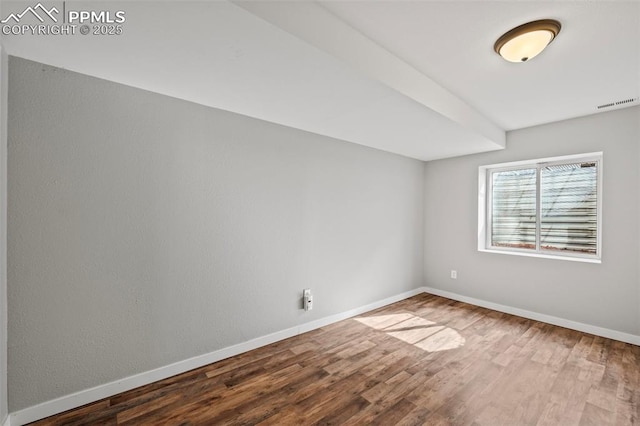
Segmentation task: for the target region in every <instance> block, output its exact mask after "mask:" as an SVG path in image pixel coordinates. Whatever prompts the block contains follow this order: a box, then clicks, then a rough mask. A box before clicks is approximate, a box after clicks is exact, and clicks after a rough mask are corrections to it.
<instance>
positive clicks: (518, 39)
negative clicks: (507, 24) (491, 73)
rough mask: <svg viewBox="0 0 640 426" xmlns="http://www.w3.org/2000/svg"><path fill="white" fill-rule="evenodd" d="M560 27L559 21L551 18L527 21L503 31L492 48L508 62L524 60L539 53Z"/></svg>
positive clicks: (554, 36)
mask: <svg viewBox="0 0 640 426" xmlns="http://www.w3.org/2000/svg"><path fill="white" fill-rule="evenodd" d="M561 27H562V26H561V25H560V22H558V21H556V20H553V19H542V20H540V21H533V22H528V23H526V24H523V25H520V26H519V27H515V28H514V29H512V30H510V31H507V32H506V33H504V34H503V35H502V36H501V37H500V38H499V39H498V41H496V43H495V44H494V45H493V50H495V51H496V53H497V54H498V55H500V56H502V57H503V58H504V59H506V60H507V61H509V62H526V61H528V60H529V59H531V58H534V57H536V56H537V55H538V54H540V52H542V51H543V50H544V49H545V47H547V46H548V45H549V43H551V42H552V41H553V39H554V38H556V36H557V35H558V33H559V32H560V28H561Z"/></svg>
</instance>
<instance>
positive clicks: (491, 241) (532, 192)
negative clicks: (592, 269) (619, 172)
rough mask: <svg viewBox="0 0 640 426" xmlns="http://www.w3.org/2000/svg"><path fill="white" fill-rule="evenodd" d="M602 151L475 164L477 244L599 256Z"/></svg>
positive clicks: (596, 258) (519, 251) (584, 257)
mask: <svg viewBox="0 0 640 426" xmlns="http://www.w3.org/2000/svg"><path fill="white" fill-rule="evenodd" d="M601 181H602V153H601V152H600V153H592V154H583V155H572V156H566V157H556V158H545V159H540V160H533V161H520V162H515V163H505V164H495V165H491V166H482V167H480V169H479V197H478V198H479V203H478V217H479V221H478V228H479V232H478V250H481V251H490V252H500V253H507V254H519V255H530V256H536V257H554V258H563V259H570V260H581V261H586V262H599V261H600V257H601V249H600V246H601V245H600V235H601V219H602V214H601V211H602V210H601V203H602V185H601Z"/></svg>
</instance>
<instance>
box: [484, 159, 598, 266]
mask: <svg viewBox="0 0 640 426" xmlns="http://www.w3.org/2000/svg"><path fill="white" fill-rule="evenodd" d="M602 159H603V154H602V152H591V153H587V154H576V155H565V156H561V157H549V158H540V159H536V160H526V161H513V162H509V163H500V164H491V165H488V166H480V167H479V168H478V251H481V252H487V253H500V254H508V255H516V256H529V257H540V258H545V259H562V260H571V261H577V262H588V263H602V198H603V197H602V196H603V194H602V175H603V167H602V163H603V161H602ZM586 162H595V163H597V168H598V175H597V183H596V185H597V199H596V206H597V207H596V209H597V215H598V217H597V227H598V230H597V242H596V254H595V255H594V254H581V253H563V252H558V253H549V252H547V251H541V250H540V220H541V216H542V206H541V204H542V203H541V202H540V197H541V194H540V170H541V169H542V168H543V167H546V166H552V165H558V164H567V163H586ZM525 168H531V169H537V170H538V177H537V179H536V249H535V250H532V249H521V248H512V247H495V246H492V245H491V223H492V220H491V219H492V218H491V206H492V205H493V200H492V193H493V188H492V182H491V174H492V173H493V172H502V171H508V170H520V169H525Z"/></svg>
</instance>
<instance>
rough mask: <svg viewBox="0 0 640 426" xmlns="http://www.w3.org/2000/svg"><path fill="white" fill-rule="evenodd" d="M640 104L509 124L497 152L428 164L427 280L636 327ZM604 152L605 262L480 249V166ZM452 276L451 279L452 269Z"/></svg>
mask: <svg viewBox="0 0 640 426" xmlns="http://www.w3.org/2000/svg"><path fill="white" fill-rule="evenodd" d="M639 123H640V107H634V108H627V109H623V110H618V111H612V112H607V113H602V114H597V115H592V116H587V117H583V118H578V119H574V120H568V121H562V122H558V123H553V124H548V125H543V126H537V127H532V128H528V129H523V130H517V131H512V132H509V133H508V134H507V149H506V150H504V151H500V152H493V153H487V154H480V155H473V156H466V157H459V158H453V159H448V160H441V161H434V162H429V163H427V164H426V166H425V185H426V186H425V200H426V205H425V235H426V237H425V284H426V285H427V286H430V287H434V288H437V289H440V290H446V291H450V292H454V293H457V294H460V295H463V296H467V297H474V298H477V299H482V300H485V301H489V302H494V303H500V304H503V305H507V306H511V307H516V308H521V309H527V310H530V311H533V312H537V313H542V314H547V315H553V316H556V317H560V318H564V319H569V320H573V321H578V322H582V323H585V324H590V325H595V326H600V327H605V328H609V329H612V330H617V331H622V332H626V333H632V334H636V335H637V334H640V317H639V312H640V309H639V308H640V299H639V297H640V296H639V287H640V283H639V270H638V265H640V262H638V259H639V255H640V253H639V241H640V239H639V238H638V236H639V232H640V230H639V223H640V207H639V205H640V200H639V191H638V188H639V187H640V176H639V174H638V169H639V167H638V159H639V158H640V153H639V145H640V124H639ZM595 151H603V152H604V159H603V186H604V188H603V224H602V227H603V237H602V264H589V263H580V262H571V261H566V260H553V259H539V258H530V257H520V256H510V255H503V254H494V253H481V252H478V251H477V232H478V226H477V220H478V213H477V212H478V166H481V165H489V164H495V163H501V162H507V161H516V160H527V159H535V158H544V157H551V156H559V155H567V154H578V153H587V152H595ZM451 269H455V270H457V271H458V279H457V280H452V279H451V278H450V276H449V275H450V270H451Z"/></svg>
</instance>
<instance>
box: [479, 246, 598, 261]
mask: <svg viewBox="0 0 640 426" xmlns="http://www.w3.org/2000/svg"><path fill="white" fill-rule="evenodd" d="M478 251H479V252H484V253H495V254H507V255H511V256H526V257H538V258H542V259H553V260H569V261H571V262H582V263H598V264H599V263H602V259H596V258H589V257H575V256H553V255H550V254H542V253H526V252H522V251H510V250H495V249H486V248H479V249H478Z"/></svg>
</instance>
